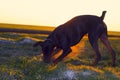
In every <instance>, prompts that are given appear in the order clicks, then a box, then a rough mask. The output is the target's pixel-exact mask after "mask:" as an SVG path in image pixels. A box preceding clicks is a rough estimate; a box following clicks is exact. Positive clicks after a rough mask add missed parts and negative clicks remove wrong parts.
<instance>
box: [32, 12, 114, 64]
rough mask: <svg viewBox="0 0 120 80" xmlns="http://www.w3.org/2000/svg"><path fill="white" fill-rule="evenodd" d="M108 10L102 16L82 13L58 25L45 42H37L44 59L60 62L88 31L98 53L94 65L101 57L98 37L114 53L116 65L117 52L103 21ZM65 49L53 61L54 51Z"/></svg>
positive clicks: (47, 61)
mask: <svg viewBox="0 0 120 80" xmlns="http://www.w3.org/2000/svg"><path fill="white" fill-rule="evenodd" d="M105 13H106V11H103V13H102V15H101V17H98V16H94V15H82V16H77V17H74V18H73V19H71V20H70V21H68V22H66V23H64V24H62V25H60V26H58V27H57V28H56V29H55V30H54V31H53V32H52V33H51V34H50V35H49V36H48V37H47V39H46V40H45V41H44V42H37V43H35V44H34V47H35V46H38V45H40V46H41V47H42V51H43V59H44V61H45V62H46V63H50V62H54V63H58V62H59V61H61V60H62V59H63V58H64V57H65V56H67V55H68V54H69V53H70V52H71V51H72V50H71V48H70V47H71V46H73V45H76V44H77V43H78V42H79V41H80V40H81V38H82V37H83V36H84V35H85V34H87V33H88V38H89V41H90V43H91V45H92V47H93V49H94V51H95V53H96V56H95V61H94V63H93V65H96V64H97V63H98V61H99V60H100V59H101V55H100V52H99V47H98V39H99V38H100V40H101V41H102V42H103V43H104V44H105V46H106V47H107V49H108V50H109V52H110V53H111V55H112V66H115V60H116V54H115V52H114V50H113V49H112V47H111V46H110V43H109V41H108V38H107V26H106V24H105V23H104V22H103V19H104V16H105ZM55 48H56V49H55ZM60 49H62V50H63V53H62V55H60V56H59V57H58V58H57V59H56V60H54V61H52V59H51V57H52V53H53V52H56V51H59V50H60Z"/></svg>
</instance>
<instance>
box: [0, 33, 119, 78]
mask: <svg viewBox="0 0 120 80" xmlns="http://www.w3.org/2000/svg"><path fill="white" fill-rule="evenodd" d="M46 37H47V35H41V34H22V33H21V34H20V33H0V40H7V41H11V42H15V43H9V44H8V43H0V80H15V79H16V80H120V54H119V53H120V46H119V45H120V38H118V37H110V38H109V41H110V43H111V45H112V47H113V48H114V50H115V52H116V55H117V63H116V65H117V66H116V67H111V66H110V63H111V57H110V54H109V52H108V51H107V49H106V47H104V45H103V44H102V43H101V42H100V41H99V45H100V51H101V54H102V61H100V62H99V64H97V65H96V66H95V67H93V66H90V65H91V63H92V62H93V60H94V55H95V53H94V51H93V49H92V47H91V45H90V44H89V41H88V40H87V39H86V38H85V39H83V40H82V41H83V42H84V43H85V45H84V50H83V51H82V52H81V53H79V54H78V55H77V56H76V57H74V58H73V57H71V58H69V59H67V60H64V61H61V62H60V63H59V64H57V65H49V64H45V63H44V62H43V61H42V59H41V55H40V52H41V47H37V48H33V47H32V45H33V43H26V44H18V43H19V41H21V40H22V39H24V38H31V39H32V40H35V41H37V40H44V39H45V38H46ZM80 45H81V44H80ZM78 47H79V45H78ZM73 61H74V62H75V61H79V62H82V63H83V64H82V65H76V64H73Z"/></svg>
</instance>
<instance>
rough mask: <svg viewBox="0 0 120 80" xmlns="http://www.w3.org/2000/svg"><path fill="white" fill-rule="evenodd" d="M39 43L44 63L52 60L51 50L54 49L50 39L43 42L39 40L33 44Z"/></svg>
mask: <svg viewBox="0 0 120 80" xmlns="http://www.w3.org/2000/svg"><path fill="white" fill-rule="evenodd" d="M38 45H40V46H41V48H42V53H43V61H44V62H45V63H51V62H52V52H53V50H54V45H53V43H52V42H51V41H50V40H45V41H44V42H42V41H39V42H37V43H35V44H34V45H33V46H34V47H36V46H38Z"/></svg>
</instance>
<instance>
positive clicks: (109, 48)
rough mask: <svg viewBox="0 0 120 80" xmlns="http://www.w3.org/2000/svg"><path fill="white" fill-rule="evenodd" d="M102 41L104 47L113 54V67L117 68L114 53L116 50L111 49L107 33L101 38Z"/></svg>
mask: <svg viewBox="0 0 120 80" xmlns="http://www.w3.org/2000/svg"><path fill="white" fill-rule="evenodd" d="M100 40H101V41H102V42H103V43H104V45H105V46H106V47H107V49H108V50H109V52H110V53H111V56H112V66H115V60H116V53H115V52H114V50H113V49H112V47H111V45H110V43H109V41H108V37H107V32H104V33H102V35H101V36H100Z"/></svg>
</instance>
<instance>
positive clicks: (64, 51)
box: [53, 48, 72, 64]
mask: <svg viewBox="0 0 120 80" xmlns="http://www.w3.org/2000/svg"><path fill="white" fill-rule="evenodd" d="M71 51H72V50H71V49H70V48H68V49H66V50H63V53H62V54H61V55H60V56H59V57H58V58H57V59H56V60H54V61H53V63H54V64H57V63H58V62H60V61H61V60H62V59H63V58H64V57H65V56H67V55H68V54H69V53H70V52H71Z"/></svg>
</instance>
